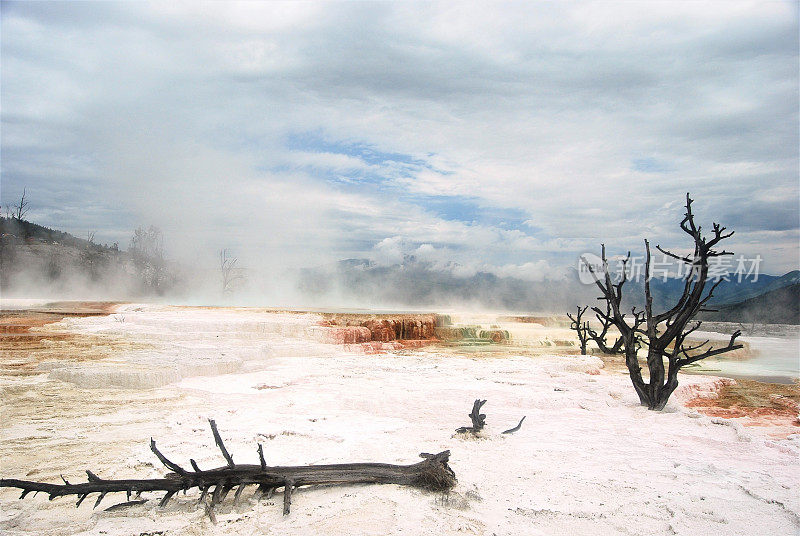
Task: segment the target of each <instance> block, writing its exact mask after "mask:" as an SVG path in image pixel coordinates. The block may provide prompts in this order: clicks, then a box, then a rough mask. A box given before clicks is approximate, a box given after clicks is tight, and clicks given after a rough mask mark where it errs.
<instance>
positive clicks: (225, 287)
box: [219, 249, 244, 294]
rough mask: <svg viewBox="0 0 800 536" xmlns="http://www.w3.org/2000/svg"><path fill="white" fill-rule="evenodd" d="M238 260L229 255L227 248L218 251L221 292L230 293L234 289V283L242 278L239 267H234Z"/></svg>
mask: <svg viewBox="0 0 800 536" xmlns="http://www.w3.org/2000/svg"><path fill="white" fill-rule="evenodd" d="M238 261H239V259H238V258H236V257H230V256H229V255H228V250H227V249H221V250H220V252H219V272H220V274H221V275H222V293H223V294H230V293H231V292H233V291H234V287H235V286H236V283H237V282H239V281H241V280H242V279H244V276H243V275H242V274H241V269H240V268H237V267H236V263H237V262H238Z"/></svg>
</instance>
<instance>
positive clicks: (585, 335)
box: [567, 305, 589, 355]
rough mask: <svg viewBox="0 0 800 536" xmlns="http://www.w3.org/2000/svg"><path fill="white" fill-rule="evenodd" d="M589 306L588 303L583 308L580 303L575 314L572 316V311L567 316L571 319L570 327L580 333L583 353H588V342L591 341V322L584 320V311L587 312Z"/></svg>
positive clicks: (579, 339)
mask: <svg viewBox="0 0 800 536" xmlns="http://www.w3.org/2000/svg"><path fill="white" fill-rule="evenodd" d="M588 308H589V306H588V305H587V306H586V307H584V308H583V309H581V306H580V305H578V306H577V309H578V310H577V313H576V315H575V316H572V313H567V316H568V317H569V319H570V320H571V322H570V325H569V328H570V329H574V330H575V332H576V333H577V334H578V341H580V343H581V354H582V355H586V344H587V343H588V342H589V322H583V321H582V317H583V313H585V312H586V309H588Z"/></svg>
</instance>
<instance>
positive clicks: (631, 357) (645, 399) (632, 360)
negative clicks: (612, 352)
mask: <svg viewBox="0 0 800 536" xmlns="http://www.w3.org/2000/svg"><path fill="white" fill-rule="evenodd" d="M625 365H626V366H627V367H628V375H629V376H630V378H631V383H633V388H634V390H636V394H637V395H639V402H640V403H641V404H642V405H643V406H648V407H649V406H650V393H649V392H648V390H647V384H645V383H644V380H643V379H642V367H640V366H639V359H638V358H637V357H636V345H635V344H626V345H625Z"/></svg>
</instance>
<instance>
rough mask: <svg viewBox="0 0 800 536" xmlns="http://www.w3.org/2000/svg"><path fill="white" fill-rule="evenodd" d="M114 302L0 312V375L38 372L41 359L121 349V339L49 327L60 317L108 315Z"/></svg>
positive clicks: (76, 358) (88, 356) (75, 358)
mask: <svg viewBox="0 0 800 536" xmlns="http://www.w3.org/2000/svg"><path fill="white" fill-rule="evenodd" d="M116 305H117V303H114V302H56V303H51V304H47V305H46V306H43V307H39V308H35V309H25V310H6V311H0V375H10V376H20V375H32V374H41V373H42V372H45V371H46V369H42V367H41V364H42V363H45V362H58V363H69V362H80V361H97V360H100V359H104V358H106V357H109V356H110V355H112V354H113V353H114V352H115V351H119V350H120V349H124V348H133V346H134V345H132V344H130V343H126V341H125V340H124V339H122V338H115V337H110V336H99V335H87V334H80V333H74V332H67V331H62V330H59V329H57V328H55V327H53V326H51V325H52V324H55V323H57V322H60V321H61V320H63V319H64V318H68V317H86V316H98V315H108V314H111V313H113V312H114V311H115V308H116Z"/></svg>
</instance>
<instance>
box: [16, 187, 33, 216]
mask: <svg viewBox="0 0 800 536" xmlns="http://www.w3.org/2000/svg"><path fill="white" fill-rule="evenodd" d="M26 193H27V188H23V189H22V197H20V199H19V203H17V204H16V205H14V206H13V207H12V208H13V209H14V219H16V220H17V221H22V218H24V217H25V214H26V213H27V212H28V204H29V203H28V201H26V200H25V194H26Z"/></svg>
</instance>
